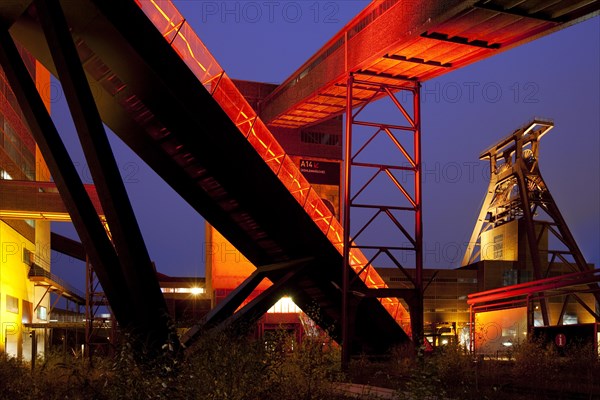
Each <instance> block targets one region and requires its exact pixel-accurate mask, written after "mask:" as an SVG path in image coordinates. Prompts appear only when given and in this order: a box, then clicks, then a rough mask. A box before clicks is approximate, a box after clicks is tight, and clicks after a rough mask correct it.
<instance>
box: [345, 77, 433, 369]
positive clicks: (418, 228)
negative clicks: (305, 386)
mask: <svg viewBox="0 0 600 400" xmlns="http://www.w3.org/2000/svg"><path fill="white" fill-rule="evenodd" d="M346 90H347V91H346V129H345V136H344V187H343V199H344V204H343V206H344V207H343V212H344V214H343V221H342V222H343V227H344V269H343V287H342V366H343V367H347V365H348V362H349V359H350V351H351V349H350V343H351V342H352V327H351V324H350V321H351V320H352V318H351V313H352V310H351V309H350V308H351V307H350V301H349V300H350V299H349V294H350V293H352V284H353V281H350V280H349V273H350V268H354V267H356V265H354V264H353V262H355V261H353V260H352V259H351V258H352V249H359V250H361V251H362V252H363V253H364V254H365V255H366V254H369V253H370V256H369V257H370V258H369V260H368V262H367V264H366V265H364V266H361V268H360V269H359V270H357V269H356V268H354V269H355V271H356V272H357V275H358V276H361V274H363V273H365V274H367V272H368V268H372V267H373V264H374V263H375V262H377V261H379V262H381V259H380V260H377V258H378V257H380V256H381V255H385V257H387V258H388V261H389V262H391V263H392V264H393V266H395V267H398V268H400V269H401V270H402V271H403V272H404V274H405V275H406V276H407V278H408V280H409V281H410V282H411V283H412V287H411V288H408V289H406V290H405V291H404V292H401V293H407V292H408V293H409V294H407V295H399V297H398V298H399V299H400V298H401V299H402V300H404V301H405V302H406V303H407V304H408V305H409V310H410V319H411V330H412V339H413V342H414V344H415V346H416V347H419V346H420V345H421V343H422V341H423V253H422V250H423V245H422V243H423V219H422V218H423V217H422V188H421V184H422V182H421V180H422V174H421V117H420V84H419V83H418V82H413V81H407V80H401V79H398V80H397V82H395V83H394V84H390V83H380V82H377V80H376V79H373V78H372V77H370V76H366V75H363V74H361V73H360V72H358V73H355V74H350V75H349V77H348V81H347V88H346ZM357 92H360V96H358V95H357ZM365 92H368V93H369V97H368V99H366V100H365V94H364V93H365ZM398 94H401V95H408V96H411V97H409V101H408V104H406V103H407V102H406V101H405V102H403V101H402V100H401V99H399V98H398V97H397V95H398ZM382 96H384V98H386V99H388V100H391V102H392V103H393V104H394V105H395V106H396V109H397V111H398V116H399V117H400V119H401V120H402V122H401V123H398V124H396V123H393V124H390V123H385V122H380V121H376V122H374V121H366V120H361V119H359V115H360V117H361V118H362V114H361V112H362V111H363V110H364V109H365V107H367V106H368V105H370V104H371V103H372V102H374V101H375V100H377V99H379V98H380V97H382ZM410 100H412V103H411V102H410ZM355 108H356V111H355ZM411 108H412V109H411ZM355 126H356V127H361V129H365V130H369V135H368V136H367V139H366V140H363V141H362V142H361V143H358V144H357V143H355V141H354V140H353V138H355V137H356V135H357V130H356V129H354V127H355ZM411 133H412V137H411V136H409V135H410V134H411ZM378 135H380V137H386V138H387V139H386V140H388V141H389V143H390V148H391V149H392V153H394V154H393V160H392V161H389V160H387V163H386V162H385V161H381V160H375V161H361V160H360V159H359V156H360V157H363V156H364V154H366V153H368V152H369V150H368V148H370V147H373V145H372V143H374V142H375V140H376V138H377V137H378ZM411 140H412V146H411V147H412V154H411V151H409V150H407V148H408V149H410V147H404V145H403V144H402V142H403V141H411ZM355 170H356V171H358V170H361V171H363V172H364V171H366V172H367V173H368V174H369V175H371V173H373V171H374V173H373V174H372V176H371V178H370V179H368V180H367V182H366V183H364V184H362V185H359V187H358V188H357V189H354V190H353V188H352V182H353V179H352V175H353V171H355ZM398 173H408V174H410V175H411V178H412V179H411V182H410V183H409V184H408V185H407V184H405V183H404V181H403V180H402V179H401V178H399V177H398ZM378 177H382V178H385V179H386V182H387V184H388V185H390V186H389V191H390V192H395V193H399V194H400V197H401V199H405V200H406V203H407V205H406V206H403V205H402V204H396V203H394V202H395V201H396V200H389V198H390V197H392V196H389V193H385V194H384V195H383V198H382V196H380V195H379V191H380V190H381V187H377V185H376V184H374V182H375V181H376V180H377V178H378ZM411 185H412V187H411ZM367 192H369V193H370V194H372V195H375V197H377V200H376V201H375V200H372V199H368V198H364V199H362V198H361V197H360V196H361V195H364V194H365V193H367ZM358 209H361V210H363V212H364V211H365V210H367V211H369V212H372V213H373V214H372V215H370V219H368V222H366V223H362V225H360V226H357V225H359V224H354V225H353V224H352V214H353V211H356V210H358ZM413 212H414V223H413V224H412V227H411V225H407V224H406V222H405V221H403V220H402V218H401V216H399V215H400V214H401V215H407V213H413ZM378 218H383V219H386V220H387V221H389V222H391V223H392V225H393V226H394V229H395V232H394V237H393V242H394V245H393V246H390V245H389V244H384V242H387V241H388V240H387V239H389V238H385V239H384V238H378V237H369V238H368V240H369V241H370V242H371V243H370V244H369V245H367V244H365V243H362V244H361V241H362V240H363V239H364V238H363V237H361V235H362V234H363V233H365V231H366V230H367V229H368V228H370V227H372V226H373V225H374V224H375V223H376V222H375V221H377V220H378ZM411 218H413V217H411ZM355 221H358V220H355ZM372 224H373V225H372ZM396 234H397V236H396ZM365 235H366V234H365ZM371 236H377V235H371ZM373 241H375V242H378V243H375V244H372V242H373ZM406 242H408V243H407V244H406V245H404V244H402V243H406ZM407 251H408V252H409V253H411V254H413V255H414V267H415V274H414V276H411V275H410V274H409V273H408V271H407V270H406V269H405V267H406V266H405V265H404V264H405V261H404V260H402V262H401V258H402V257H399V254H405V252H407ZM358 276H357V277H358ZM357 277H355V278H354V279H356V278H357ZM381 289H383V288H381ZM375 290H376V289H375ZM386 294H388V295H389V291H387V290H385V289H384V290H383V291H382V294H381V296H377V297H379V298H385V297H389V296H387V295H386Z"/></svg>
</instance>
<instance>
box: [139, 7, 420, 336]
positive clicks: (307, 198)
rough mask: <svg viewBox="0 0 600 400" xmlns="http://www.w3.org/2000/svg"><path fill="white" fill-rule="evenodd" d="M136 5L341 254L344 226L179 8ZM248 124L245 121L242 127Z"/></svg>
mask: <svg viewBox="0 0 600 400" xmlns="http://www.w3.org/2000/svg"><path fill="white" fill-rule="evenodd" d="M138 5H139V6H140V8H141V9H142V10H143V11H144V13H145V14H146V15H147V16H148V18H149V19H150V20H151V21H152V23H153V24H154V26H155V27H156V28H157V29H158V30H159V31H160V32H161V34H163V36H164V37H165V40H167V41H169V42H170V44H171V46H172V47H173V48H174V49H175V50H176V51H177V53H178V54H179V55H180V56H181V58H182V60H183V61H184V62H185V63H186V65H187V66H188V67H189V68H190V70H191V71H192V72H193V73H194V75H196V77H197V78H198V79H199V81H200V82H202V84H203V85H204V87H205V88H206V89H207V90H208V91H209V92H210V93H211V94H212V96H213V98H214V99H215V101H217V103H219V105H220V106H221V107H222V108H223V110H224V111H225V113H226V114H227V115H228V116H229V118H230V119H231V120H232V122H234V123H235V125H236V126H237V127H238V129H239V130H240V133H242V134H243V135H244V137H246V138H247V139H248V142H249V143H250V144H251V145H252V147H254V149H255V150H256V151H257V153H258V154H259V155H260V156H261V157H262V158H263V159H264V160H265V162H266V163H267V164H268V165H269V167H270V168H271V170H272V171H273V172H274V173H275V174H276V175H277V176H278V178H279V179H280V180H281V182H282V183H283V184H284V185H285V186H286V187H287V188H288V190H289V191H290V193H291V194H292V195H293V196H294V198H295V199H296V201H298V203H300V205H301V206H302V207H303V208H304V209H305V210H306V212H307V213H308V214H309V215H310V216H311V218H312V219H313V220H314V221H315V223H316V224H317V226H318V227H319V229H320V230H321V231H322V232H323V234H325V235H326V236H327V238H328V239H329V240H330V241H331V243H332V244H333V245H334V246H335V248H336V249H337V251H338V252H340V254H343V246H344V244H343V231H342V226H341V225H340V223H339V222H338V221H337V219H336V218H335V217H334V216H333V215H332V214H331V212H330V211H329V209H328V208H327V207H326V206H325V205H324V204H323V202H322V200H321V199H320V198H319V196H317V195H316V194H315V192H314V190H313V189H312V187H311V185H310V184H309V183H308V181H307V180H306V178H304V175H302V173H301V172H300V170H299V169H298V167H296V165H295V164H294V162H293V161H292V159H291V158H290V157H289V156H287V154H286V153H285V151H284V150H283V148H282V147H281V146H280V145H279V143H278V142H277V140H275V138H274V137H273V135H272V134H271V132H270V131H269V129H268V128H267V127H266V125H265V124H264V123H263V122H262V120H261V119H260V118H259V117H258V115H257V114H256V112H255V111H254V109H252V107H251V106H250V105H249V104H248V102H247V101H246V99H245V98H244V96H243V95H242V94H241V93H240V92H239V90H238V89H237V87H236V86H235V84H234V83H233V82H232V81H231V79H230V78H229V77H228V76H227V74H226V73H225V72H224V71H223V69H222V68H221V66H220V65H219V64H218V62H217V61H216V60H215V58H214V57H213V56H212V55H211V54H210V52H209V51H208V49H207V48H206V46H204V44H203V43H202V41H201V40H200V38H199V37H198V36H197V35H196V33H195V32H194V31H193V30H192V28H191V27H190V26H189V24H187V23H186V22H185V19H184V18H183V16H182V15H181V14H180V13H179V11H178V10H177V8H176V7H175V6H174V5H173V4H172V3H171V1H170V0H150V1H142V2H139V3H138ZM172 32H176V35H175V37H174V38H169V37H168V36H169V34H170V33H172ZM247 125H249V126H248V127H247V128H245V127H246V126H247ZM246 129H247V130H246ZM351 258H352V269H353V270H354V271H355V272H356V273H360V271H361V270H362V269H363V268H364V266H365V265H366V264H367V262H368V261H367V259H366V257H365V256H364V255H363V254H362V252H361V251H360V250H358V249H352V250H351ZM360 279H361V280H363V281H364V282H365V284H366V285H367V286H368V287H369V288H385V287H387V285H386V284H385V282H384V281H383V279H382V278H381V277H380V276H379V274H378V273H377V271H375V269H374V268H373V267H372V266H368V267H367V268H365V269H364V271H363V272H362V273H360ZM380 302H381V304H382V305H383V306H384V307H385V309H386V310H387V311H388V312H389V313H390V315H392V316H393V317H394V318H395V319H396V321H397V322H398V323H399V324H400V325H401V326H402V327H403V328H404V330H405V331H406V332H407V333H408V334H410V328H409V326H410V323H409V321H410V318H409V315H408V312H407V311H406V309H405V308H404V307H403V306H402V304H401V303H400V302H399V301H398V300H397V299H391V298H383V299H380Z"/></svg>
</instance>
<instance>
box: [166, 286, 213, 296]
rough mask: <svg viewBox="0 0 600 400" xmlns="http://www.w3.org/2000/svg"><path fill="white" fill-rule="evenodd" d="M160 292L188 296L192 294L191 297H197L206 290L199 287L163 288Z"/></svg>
mask: <svg viewBox="0 0 600 400" xmlns="http://www.w3.org/2000/svg"><path fill="white" fill-rule="evenodd" d="M160 290H161V291H162V292H163V293H188V294H193V295H199V294H204V293H206V290H205V289H204V288H201V287H180V288H178V287H175V288H169V287H164V288H160Z"/></svg>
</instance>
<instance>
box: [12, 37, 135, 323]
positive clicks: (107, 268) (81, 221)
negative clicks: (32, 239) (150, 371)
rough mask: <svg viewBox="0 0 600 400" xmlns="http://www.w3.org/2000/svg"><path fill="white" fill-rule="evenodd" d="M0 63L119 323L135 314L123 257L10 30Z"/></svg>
mask: <svg viewBox="0 0 600 400" xmlns="http://www.w3.org/2000/svg"><path fill="white" fill-rule="evenodd" d="M0 64H1V65H2V68H3V69H4V73H5V74H6V78H7V81H8V82H9V83H10V86H11V88H12V90H13V92H14V94H15V97H16V99H17V102H18V103H19V107H20V108H21V110H22V112H23V115H24V116H25V119H26V121H27V124H28V125H29V128H30V130H31V133H32V135H33V137H34V139H35V141H36V143H37V145H38V146H39V148H40V151H41V153H42V155H43V156H44V160H45V161H46V163H47V164H48V168H49V170H50V173H51V175H52V177H53V179H54V182H55V183H56V186H57V188H58V190H59V192H60V195H61V197H62V199H63V201H64V203H65V206H66V208H67V210H68V211H69V214H70V215H71V220H72V222H73V225H74V226H75V229H76V231H77V234H78V235H79V238H80V239H81V241H82V243H83V246H84V248H85V251H86V253H87V254H88V255H89V257H90V260H91V262H92V263H93V264H94V266H95V268H96V272H97V274H98V277H99V278H100V280H101V281H102V283H103V286H104V290H105V291H106V293H107V295H108V296H109V297H110V298H111V299H113V300H114V308H113V311H114V312H115V314H116V316H117V319H118V321H119V323H120V324H121V326H123V327H128V326H130V325H131V323H132V322H133V319H134V311H133V309H132V307H131V304H132V300H131V297H130V295H129V291H128V290H127V286H126V284H125V280H124V277H123V275H122V272H121V268H120V264H119V260H118V258H117V254H116V252H115V249H114V248H113V246H112V244H111V243H110V241H109V239H108V237H107V236H106V232H105V230H104V227H103V226H102V223H101V221H100V218H99V217H98V214H97V213H96V210H95V208H94V205H93V203H92V201H91V200H90V198H89V196H88V194H87V192H86V190H85V187H84V186H83V183H82V182H81V179H80V177H79V175H78V174H77V170H76V168H75V166H74V165H73V162H72V160H71V158H70V156H69V154H68V152H67V150H66V148H65V146H64V144H63V142H62V140H61V138H60V135H59V134H58V131H57V130H56V127H55V126H54V123H53V122H52V119H51V118H50V115H49V113H48V110H47V109H46V106H45V105H44V102H43V100H42V98H41V97H40V95H39V93H38V91H37V89H36V87H35V83H34V82H33V80H32V79H31V76H30V75H29V72H28V71H27V68H26V67H25V64H24V62H23V60H22V59H21V56H20V54H19V51H18V50H17V48H16V46H15V43H14V42H13V40H12V38H11V36H10V34H9V33H8V31H7V30H4V29H0Z"/></svg>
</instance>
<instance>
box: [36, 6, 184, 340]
mask: <svg viewBox="0 0 600 400" xmlns="http://www.w3.org/2000/svg"><path fill="white" fill-rule="evenodd" d="M35 5H36V9H37V13H38V16H39V18H40V21H41V24H42V28H43V30H44V33H45V36H46V40H47V42H48V46H49V48H50V52H51V54H52V59H53V61H54V64H55V66H56V70H57V72H58V77H59V79H60V81H61V84H62V87H63V89H64V92H65V97H66V99H67V102H68V104H69V109H70V111H71V115H72V116H73V121H74V123H75V127H76V128H77V133H78V135H79V140H80V142H81V145H82V148H83V151H84V153H85V157H86V160H87V162H88V164H89V167H90V171H91V174H92V177H93V179H94V183H95V185H96V187H97V189H98V192H99V195H100V202H101V204H102V209H103V210H104V212H105V215H106V218H107V221H108V225H109V227H110V231H111V235H112V239H113V243H114V245H115V248H116V250H117V254H118V257H119V260H120V261H121V267H122V269H123V275H124V276H125V279H126V281H127V287H128V289H129V291H130V292H131V294H132V300H133V305H134V307H135V310H136V318H137V321H138V322H137V324H136V326H135V329H136V332H135V334H136V335H139V336H143V338H142V339H143V341H144V342H145V343H146V346H149V347H152V348H154V350H160V349H161V347H162V346H163V344H165V343H166V342H168V341H176V339H175V332H171V329H170V328H169V326H170V325H171V324H170V322H169V321H170V318H169V314H168V311H167V306H166V303H165V300H164V297H163V295H162V292H161V290H160V286H159V283H158V279H157V277H156V272H155V270H154V267H153V265H152V262H151V260H150V256H149V255H148V252H147V250H146V245H145V243H144V240H143V238H142V234H141V232H140V229H139V226H138V224H137V221H136V219H135V214H134V213H133V209H132V207H131V204H130V202H129V197H128V195H127V192H126V190H125V185H124V184H123V181H122V179H121V176H120V173H119V169H118V166H117V163H116V160H115V158H114V155H113V153H112V149H111V147H110V143H109V141H108V137H107V135H106V131H105V130H104V126H103V123H102V119H101V118H100V114H99V112H98V109H97V107H96V104H95V101H94V98H93V96H92V91H91V89H90V87H89V84H88V81H87V78H86V75H85V72H84V70H83V66H82V65H81V61H80V59H79V55H78V54H77V49H76V47H75V44H74V42H73V39H72V37H71V34H70V31H69V26H68V24H67V21H66V19H65V16H64V14H63V12H62V9H61V7H60V3H59V2H58V1H57V0H36V1H35Z"/></svg>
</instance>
